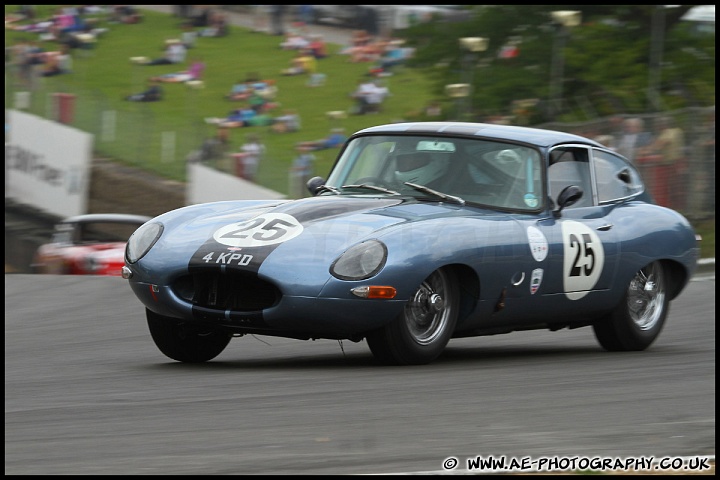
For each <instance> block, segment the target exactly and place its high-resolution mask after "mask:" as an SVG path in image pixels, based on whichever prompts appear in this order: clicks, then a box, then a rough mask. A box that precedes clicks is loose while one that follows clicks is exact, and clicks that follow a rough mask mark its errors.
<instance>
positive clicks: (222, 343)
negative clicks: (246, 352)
mask: <svg viewBox="0 0 720 480" xmlns="http://www.w3.org/2000/svg"><path fill="white" fill-rule="evenodd" d="M146 314H147V322H148V327H149V328H150V335H151V336H152V339H153V341H154V342H155V345H157V347H158V348H159V349H160V351H161V352H162V353H163V354H165V355H166V356H167V357H169V358H172V359H173V360H177V361H179V362H187V363H201V362H207V361H208V360H212V359H213V358H215V357H217V356H218V355H220V352H222V351H223V350H225V347H227V345H228V343H230V339H231V338H232V337H231V336H230V335H229V334H227V333H225V332H220V331H214V330H203V329H201V328H198V327H196V326H193V325H190V324H187V323H186V322H184V321H182V320H179V319H176V318H170V317H165V316H162V315H158V314H157V313H155V312H152V311H150V310H148V309H146Z"/></svg>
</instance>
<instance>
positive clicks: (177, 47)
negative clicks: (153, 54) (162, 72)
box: [145, 39, 187, 65]
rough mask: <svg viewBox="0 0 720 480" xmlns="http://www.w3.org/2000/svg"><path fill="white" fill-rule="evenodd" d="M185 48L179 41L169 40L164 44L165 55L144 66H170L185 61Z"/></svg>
mask: <svg viewBox="0 0 720 480" xmlns="http://www.w3.org/2000/svg"><path fill="white" fill-rule="evenodd" d="M186 55H187V48H185V45H183V43H182V42H181V41H180V40H177V39H171V40H167V41H166V42H165V55H163V56H162V57H160V58H156V59H154V60H150V61H149V62H148V63H146V64H145V65H172V64H177V63H182V62H184V61H185V57H186Z"/></svg>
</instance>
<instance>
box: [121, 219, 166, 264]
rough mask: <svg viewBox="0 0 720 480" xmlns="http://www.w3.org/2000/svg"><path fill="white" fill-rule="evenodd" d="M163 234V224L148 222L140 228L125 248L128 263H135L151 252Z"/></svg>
mask: <svg viewBox="0 0 720 480" xmlns="http://www.w3.org/2000/svg"><path fill="white" fill-rule="evenodd" d="M162 232H163V225H162V223H155V222H148V223H145V224H143V225H141V226H140V228H138V229H137V230H135V232H134V233H133V234H132V235H130V239H129V240H128V243H127V246H126V247H125V259H126V260H127V261H128V263H135V262H137V261H138V260H140V259H141V258H142V257H144V256H145V254H146V253H147V252H149V251H150V249H151V248H152V246H153V245H155V242H157V241H158V239H159V238H160V235H162Z"/></svg>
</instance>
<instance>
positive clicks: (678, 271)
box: [660, 259, 690, 300]
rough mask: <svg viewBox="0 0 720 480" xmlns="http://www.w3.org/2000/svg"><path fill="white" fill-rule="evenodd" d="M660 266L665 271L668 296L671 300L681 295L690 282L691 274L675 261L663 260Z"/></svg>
mask: <svg viewBox="0 0 720 480" xmlns="http://www.w3.org/2000/svg"><path fill="white" fill-rule="evenodd" d="M660 264H661V265H662V267H663V269H664V270H665V273H666V275H665V281H666V283H667V294H668V297H669V299H670V300H673V299H674V298H675V297H677V296H678V295H680V292H682V290H683V288H685V285H687V283H688V281H689V280H690V278H689V275H690V273H689V272H688V271H687V269H686V268H685V266H684V265H683V264H682V263H680V262H677V261H675V260H670V259H665V260H661V261H660Z"/></svg>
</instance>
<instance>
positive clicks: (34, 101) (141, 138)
mask: <svg viewBox="0 0 720 480" xmlns="http://www.w3.org/2000/svg"><path fill="white" fill-rule="evenodd" d="M6 80H7V78H6ZM194 93H195V92H194V91H193V90H192V89H188V90H187V95H188V99H187V102H186V105H187V107H186V115H185V116H181V117H182V118H178V119H177V122H176V123H175V124H173V125H160V124H159V122H158V121H156V119H155V118H154V115H153V111H152V109H151V108H150V105H148V104H146V103H144V102H127V105H123V106H122V107H121V108H122V110H113V109H111V107H110V102H109V101H108V99H107V98H106V97H105V96H104V95H103V94H102V92H97V91H96V92H92V91H87V90H83V91H76V90H73V89H72V87H71V86H70V85H62V84H60V87H57V85H55V86H54V87H53V88H52V89H50V88H49V87H48V86H46V85H45V83H44V82H43V80H42V79H38V81H37V82H36V84H35V85H33V88H32V89H28V88H20V87H18V86H17V85H15V84H14V83H13V82H12V81H11V82H7V81H6V88H5V104H6V105H7V106H12V107H13V108H18V109H21V110H25V111H27V112H29V113H33V114H36V115H40V116H43V117H46V118H52V119H55V120H58V121H65V122H66V123H70V124H72V125H73V126H74V127H76V128H79V129H81V130H84V131H86V132H89V133H92V134H94V135H95V139H96V140H95V152H96V154H97V155H100V156H105V157H109V158H115V159H119V160H122V162H124V163H127V164H129V165H132V166H138V167H141V168H143V169H146V170H150V171H154V172H155V173H158V174H160V175H162V176H164V177H168V178H171V179H173V180H178V181H184V180H185V175H186V162H187V160H188V158H189V157H191V156H194V157H195V159H196V160H197V155H199V154H200V155H205V158H202V160H203V162H204V163H206V164H208V165H213V166H215V167H216V168H218V169H221V170H224V171H227V172H228V173H232V172H233V171H234V170H233V165H232V163H231V162H230V161H229V160H228V158H227V157H228V155H227V151H226V150H225V149H223V148H207V147H208V143H207V141H208V139H211V138H213V137H214V136H215V133H214V131H215V130H214V128H213V127H210V126H208V125H206V124H205V123H204V121H203V119H202V118H200V115H195V112H194V111H193V105H194V104H195V102H194V98H193V95H194ZM629 117H630V116H629V115H628V116H614V117H607V118H598V119H595V120H592V121H587V122H583V123H573V124H569V123H547V124H543V125H539V127H541V128H549V129H553V130H560V131H566V132H571V133H577V134H579V135H582V136H585V137H589V138H595V139H598V140H599V141H601V143H605V144H606V145H607V146H608V147H619V144H617V142H618V141H619V136H618V135H619V130H620V127H619V125H618V124H619V123H620V122H622V121H623V120H625V119H626V118H629ZM633 117H635V118H639V119H640V120H641V121H642V122H643V123H644V125H645V131H646V132H648V133H649V134H650V136H651V137H652V138H657V136H658V135H659V134H660V133H661V130H660V120H661V118H662V117H670V118H671V119H672V120H673V121H674V122H675V124H676V125H677V126H678V127H679V128H680V129H681V130H682V132H683V137H684V145H683V147H682V153H683V154H682V160H681V161H679V162H673V163H671V164H668V163H667V162H666V161H665V160H666V159H667V158H666V156H667V152H662V151H661V152H649V153H648V154H644V155H640V156H638V157H637V158H636V159H635V161H636V164H637V165H638V168H639V170H640V172H641V174H642V175H643V178H644V180H645V182H646V184H647V186H648V189H649V190H650V193H651V194H652V195H653V197H654V198H655V200H656V201H657V202H658V203H660V204H662V205H665V206H668V207H671V208H674V209H676V210H678V211H680V212H682V213H683V214H685V215H686V216H687V217H688V218H691V219H705V218H714V216H715V107H714V106H713V107H707V108H699V107H698V108H687V109H683V110H676V111H672V112H662V113H657V114H646V115H634V116H633ZM211 147H212V145H211ZM274 153H275V152H273V151H272V149H269V150H268V152H267V154H268V155H273V154H274ZM275 175H284V176H286V177H287V178H288V182H289V185H288V192H289V193H290V196H291V197H295V196H302V195H304V194H305V187H304V177H303V176H302V175H297V173H296V172H294V171H293V170H292V169H290V170H289V171H288V172H277V173H275ZM275 180H277V179H275ZM283 183H284V181H283ZM283 188H284V187H283Z"/></svg>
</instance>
